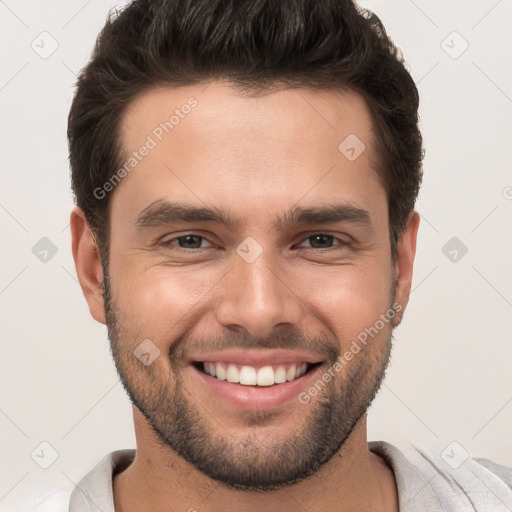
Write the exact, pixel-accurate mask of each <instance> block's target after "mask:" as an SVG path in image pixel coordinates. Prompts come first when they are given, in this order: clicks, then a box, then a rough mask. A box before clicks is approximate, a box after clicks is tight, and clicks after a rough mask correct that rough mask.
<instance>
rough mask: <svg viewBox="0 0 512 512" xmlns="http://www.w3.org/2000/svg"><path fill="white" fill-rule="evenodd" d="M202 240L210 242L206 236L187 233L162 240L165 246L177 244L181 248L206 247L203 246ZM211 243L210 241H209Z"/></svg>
mask: <svg viewBox="0 0 512 512" xmlns="http://www.w3.org/2000/svg"><path fill="white" fill-rule="evenodd" d="M176 242H177V243H176ZM202 242H208V240H207V239H206V238H205V237H204V236H200V235H194V234H192V233H187V234H186V235H182V236H177V237H175V238H169V239H168V240H165V241H163V242H161V244H162V245H163V246H164V247H171V246H177V247H178V248H179V249H185V250H187V249H206V248H207V247H203V246H202ZM208 243H209V242H208Z"/></svg>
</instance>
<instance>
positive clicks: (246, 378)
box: [240, 366, 256, 386]
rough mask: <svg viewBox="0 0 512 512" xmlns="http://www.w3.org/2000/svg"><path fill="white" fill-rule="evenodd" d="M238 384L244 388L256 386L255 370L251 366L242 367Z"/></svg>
mask: <svg viewBox="0 0 512 512" xmlns="http://www.w3.org/2000/svg"><path fill="white" fill-rule="evenodd" d="M240 384H243V385H244V386H255V385H256V370H255V369H254V368H253V367H252V366H242V368H240Z"/></svg>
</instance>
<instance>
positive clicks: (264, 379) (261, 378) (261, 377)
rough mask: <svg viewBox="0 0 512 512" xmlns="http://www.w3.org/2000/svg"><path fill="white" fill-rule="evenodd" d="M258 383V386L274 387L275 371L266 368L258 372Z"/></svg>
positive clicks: (269, 367)
mask: <svg viewBox="0 0 512 512" xmlns="http://www.w3.org/2000/svg"><path fill="white" fill-rule="evenodd" d="M245 368H246V367H245ZM257 382H258V386H272V385H273V384H274V370H273V369H272V366H264V367H263V368H260V369H259V370H258V376H257Z"/></svg>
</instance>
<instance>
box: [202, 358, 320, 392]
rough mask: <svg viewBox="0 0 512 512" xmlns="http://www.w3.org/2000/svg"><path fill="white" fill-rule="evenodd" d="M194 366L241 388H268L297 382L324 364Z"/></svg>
mask: <svg viewBox="0 0 512 512" xmlns="http://www.w3.org/2000/svg"><path fill="white" fill-rule="evenodd" d="M192 364H193V366H194V367H195V368H196V369H197V370H199V371H200V372H202V373H204V374H205V375H208V376H209V377H212V378H214V379H217V380H220V381H225V382H227V383H230V384H239V385H241V386H253V387H262V388H268V387H274V386H280V385H283V384H286V383H288V382H292V381H296V380H298V379H300V378H301V377H302V376H304V375H306V374H308V373H310V372H312V371H313V370H314V369H315V368H316V367H318V366H319V365H321V364H322V363H321V362H317V363H310V362H307V361H298V362H294V363H280V364H267V365H261V364H260V365H255V366H251V365H242V364H240V363H236V362H225V361H194V362H193V363H192Z"/></svg>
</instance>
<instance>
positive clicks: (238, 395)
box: [192, 365, 322, 411]
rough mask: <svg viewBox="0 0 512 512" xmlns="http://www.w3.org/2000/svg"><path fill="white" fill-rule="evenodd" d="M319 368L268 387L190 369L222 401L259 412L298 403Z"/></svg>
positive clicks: (194, 368)
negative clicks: (241, 382)
mask: <svg viewBox="0 0 512 512" xmlns="http://www.w3.org/2000/svg"><path fill="white" fill-rule="evenodd" d="M321 367H322V365H319V366H316V367H314V368H313V369H311V370H309V371H308V372H307V373H305V374H304V375H302V376H301V377H299V378H298V379H295V380H292V381H290V382H284V383H282V384H274V385H273V386H268V387H264V386H244V385H242V384H237V383H230V382H228V381H226V380H220V379H217V378H215V377H212V376H211V375H207V374H206V373H204V372H202V371H201V370H199V369H197V368H196V367H192V368H193V370H194V371H195V372H196V374H197V375H198V377H199V378H200V380H201V381H202V382H203V383H204V384H205V386H207V388H208V389H209V390H210V391H211V392H213V393H215V394H216V395H217V396H218V397H219V398H221V399H222V400H225V401H226V402H228V403H229V404H231V405H232V406H235V407H236V408H238V409H244V410H254V411H256V410H257V411H260V410H262V409H275V408H277V407H280V406H282V405H284V404H286V403H287V402H289V401H290V400H294V399H295V400H296V401H297V402H298V397H299V394H300V393H301V392H302V391H304V389H305V388H307V387H308V385H309V383H310V381H311V380H312V379H314V377H315V375H316V374H317V372H318V371H319V370H320V368H321Z"/></svg>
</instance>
